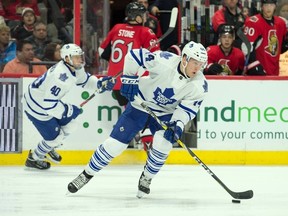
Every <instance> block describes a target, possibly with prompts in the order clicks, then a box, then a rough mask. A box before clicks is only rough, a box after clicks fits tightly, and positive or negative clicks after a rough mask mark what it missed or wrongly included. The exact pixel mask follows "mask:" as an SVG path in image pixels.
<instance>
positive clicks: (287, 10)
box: [276, 2, 288, 76]
mask: <svg viewBox="0 0 288 216" xmlns="http://www.w3.org/2000/svg"><path fill="white" fill-rule="evenodd" d="M276 15H278V16H280V17H282V18H283V19H284V21H285V23H286V29H287V33H286V38H285V41H286V44H288V2H285V3H282V4H280V5H279V6H278V7H277V8H276ZM279 67H280V69H279V70H280V72H279V75H280V76H288V51H286V52H284V53H283V54H281V55H280V60H279Z"/></svg>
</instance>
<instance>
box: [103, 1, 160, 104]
mask: <svg viewBox="0 0 288 216" xmlns="http://www.w3.org/2000/svg"><path fill="white" fill-rule="evenodd" d="M126 15H127V23H123V24H116V25H115V26H114V27H113V28H112V29H111V31H110V32H109V33H108V35H107V37H106V39H105V40H104V41H103V42H102V44H101V45H100V47H99V54H100V56H101V58H104V59H106V60H107V61H109V67H108V75H109V76H114V75H116V74H117V73H118V72H120V71H122V70H123V65H124V57H125V55H126V54H127V53H128V52H129V50H131V49H137V48H149V47H153V48H152V49H151V50H150V51H152V52H153V51H156V50H159V45H157V44H156V41H157V37H156V35H155V34H154V33H153V31H152V30H151V29H149V28H148V27H144V26H143V23H145V22H146V15H147V13H146V8H145V7H144V6H143V5H142V4H140V3H137V2H132V3H129V4H128V5H127V6H126ZM120 87H121V81H120V77H118V78H117V82H116V85H115V87H114V89H113V93H114V95H115V97H116V99H117V100H118V103H119V105H121V106H123V105H126V104H127V99H126V98H125V97H123V96H122V95H121V94H120Z"/></svg>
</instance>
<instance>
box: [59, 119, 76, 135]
mask: <svg viewBox="0 0 288 216" xmlns="http://www.w3.org/2000/svg"><path fill="white" fill-rule="evenodd" d="M77 127H78V122H77V121H76V120H75V119H73V120H71V121H70V122H69V123H68V124H67V125H64V126H62V127H61V129H62V130H63V132H64V134H65V136H68V135H69V134H71V133H73V132H74V131H76V130H77Z"/></svg>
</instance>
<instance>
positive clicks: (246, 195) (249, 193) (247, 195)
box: [134, 96, 253, 199]
mask: <svg viewBox="0 0 288 216" xmlns="http://www.w3.org/2000/svg"><path fill="white" fill-rule="evenodd" d="M134 99H135V101H136V102H137V103H139V104H140V105H141V106H142V107H143V109H145V110H146V111H147V112H148V114H149V115H150V116H151V117H152V118H154V119H155V120H156V121H157V123H158V124H160V125H161V126H162V128H163V129H164V130H167V126H166V125H165V123H163V122H162V121H161V120H160V119H159V118H158V117H157V116H156V115H155V113H154V112H153V111H152V110H151V109H150V108H149V107H148V106H147V105H146V104H144V102H143V101H142V100H141V99H140V98H139V97H138V96H135V97H134ZM176 142H177V143H178V144H179V145H180V146H181V147H182V148H184V149H186V150H187V151H188V153H189V154H190V155H191V156H192V157H193V158H194V159H195V160H196V161H197V163H199V164H200V165H201V166H202V167H203V168H204V169H205V170H206V171H207V172H208V174H210V175H211V176H212V177H213V178H214V179H215V180H216V181H217V182H218V183H219V184H220V185H221V186H222V187H223V188H224V189H225V190H226V191H227V192H228V193H229V194H230V195H231V196H232V197H233V198H235V199H251V198H252V197H253V191H252V190H248V191H243V192H234V191H231V190H230V189H229V188H228V187H227V186H226V185H225V184H224V183H223V182H222V181H221V180H220V179H219V178H218V177H217V176H216V175H215V174H214V173H213V172H212V171H211V170H210V169H209V168H208V167H207V166H206V165H205V164H204V163H203V162H202V161H201V159H200V158H199V157H198V156H197V155H196V154H195V153H194V152H193V151H191V150H190V149H189V148H188V147H187V146H186V145H185V144H184V143H183V142H182V141H181V140H180V139H178V140H176Z"/></svg>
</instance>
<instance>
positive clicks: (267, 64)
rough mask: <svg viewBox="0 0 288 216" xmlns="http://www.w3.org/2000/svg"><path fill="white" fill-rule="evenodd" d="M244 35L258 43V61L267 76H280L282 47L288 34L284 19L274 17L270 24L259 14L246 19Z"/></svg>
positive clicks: (252, 41)
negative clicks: (287, 33)
mask: <svg viewBox="0 0 288 216" xmlns="http://www.w3.org/2000/svg"><path fill="white" fill-rule="evenodd" d="M244 33H245V35H246V36H247V38H248V40H249V41H250V42H251V43H254V42H256V59H257V60H258V61H259V62H260V64H261V65H262V66H263V68H264V70H265V71H266V75H268V76H269V75H270V76H278V75H279V58H280V54H281V47H282V43H283V39H284V37H285V34H286V26H285V22H284V21H283V19H281V18H280V17H278V16H274V21H273V22H272V21H271V23H268V22H267V21H266V20H265V19H264V18H263V17H262V16H261V14H257V15H255V16H252V17H249V18H248V19H246V21H245V24H244Z"/></svg>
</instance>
